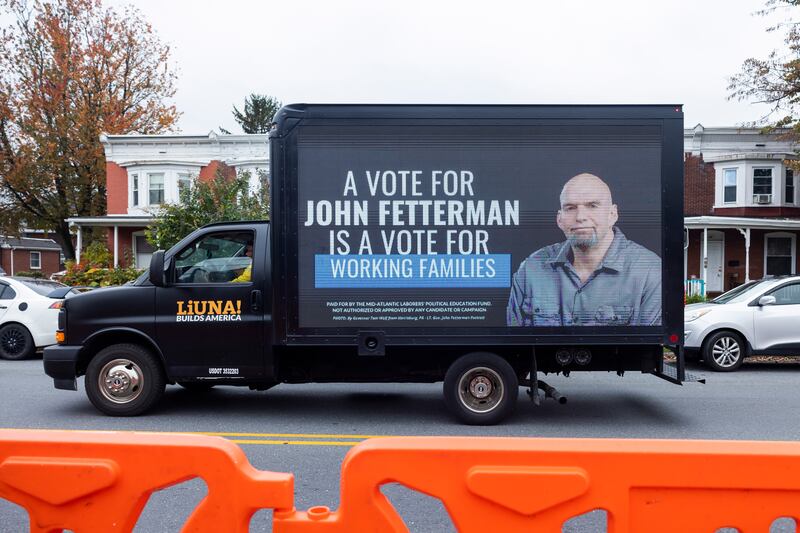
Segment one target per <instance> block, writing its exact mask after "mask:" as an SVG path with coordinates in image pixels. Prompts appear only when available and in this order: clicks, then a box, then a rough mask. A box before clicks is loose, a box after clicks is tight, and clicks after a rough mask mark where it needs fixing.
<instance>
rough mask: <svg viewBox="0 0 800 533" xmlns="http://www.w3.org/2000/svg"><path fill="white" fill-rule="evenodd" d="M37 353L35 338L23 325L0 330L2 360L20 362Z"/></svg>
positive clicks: (12, 325) (4, 327)
mask: <svg viewBox="0 0 800 533" xmlns="http://www.w3.org/2000/svg"><path fill="white" fill-rule="evenodd" d="M35 351H36V346H35V345H34V343H33V337H31V332H30V331H28V328H26V327H25V326H23V325H22V324H9V325H7V326H3V327H2V328H0V359H8V360H9V361H19V360H20V359H27V358H28V357H30V356H32V355H33V352H35Z"/></svg>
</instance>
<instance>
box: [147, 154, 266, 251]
mask: <svg viewBox="0 0 800 533" xmlns="http://www.w3.org/2000/svg"><path fill="white" fill-rule="evenodd" d="M258 181H259V183H260V185H259V186H258V187H257V189H256V190H255V191H254V190H253V189H252V188H251V174H250V172H248V171H244V172H240V173H238V174H236V173H235V171H234V169H232V168H231V167H222V168H220V169H218V170H217V173H216V174H215V175H214V178H213V179H211V180H210V181H199V180H196V181H195V182H194V184H193V185H192V186H191V187H189V188H188V189H184V190H183V191H182V193H181V201H180V203H177V204H166V205H164V206H162V207H160V208H159V211H158V212H157V213H156V216H155V218H154V219H153V221H152V222H151V223H150V227H149V228H147V230H145V233H146V235H147V240H148V241H150V243H151V244H152V245H153V246H155V247H156V248H159V249H163V250H166V249H167V248H170V247H171V246H173V245H174V244H176V243H177V242H178V241H180V240H181V239H183V238H184V237H185V236H187V235H188V234H189V233H191V232H192V231H194V230H196V229H197V228H199V227H201V226H204V225H206V224H211V223H212V222H223V221H226V220H266V219H268V218H269V195H268V190H267V186H266V182H265V181H264V180H263V179H259V180H258Z"/></svg>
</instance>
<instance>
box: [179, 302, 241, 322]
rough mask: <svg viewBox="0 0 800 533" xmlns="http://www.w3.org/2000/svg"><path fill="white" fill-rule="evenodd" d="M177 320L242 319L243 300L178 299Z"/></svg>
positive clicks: (214, 320) (221, 320)
mask: <svg viewBox="0 0 800 533" xmlns="http://www.w3.org/2000/svg"><path fill="white" fill-rule="evenodd" d="M176 303H177V304H178V311H177V312H176V313H175V319H176V322H234V321H237V320H242V301H241V300H178V301H177V302H176Z"/></svg>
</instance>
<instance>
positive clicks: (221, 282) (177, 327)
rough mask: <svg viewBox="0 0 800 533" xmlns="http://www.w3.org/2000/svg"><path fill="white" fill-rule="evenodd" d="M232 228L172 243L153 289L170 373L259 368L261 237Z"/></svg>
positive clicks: (256, 371)
mask: <svg viewBox="0 0 800 533" xmlns="http://www.w3.org/2000/svg"><path fill="white" fill-rule="evenodd" d="M237 228H238V229H228V228H224V229H217V230H216V231H209V232H206V233H204V234H201V235H199V236H198V238H197V239H195V240H194V241H193V242H192V243H191V244H189V245H187V246H185V247H184V248H183V249H181V250H178V251H177V253H175V254H173V255H172V256H171V258H170V265H169V266H168V271H167V279H168V285H167V286H166V287H158V288H157V289H156V292H155V294H156V335H157V337H158V344H159V346H160V347H161V350H162V352H163V354H164V357H165V359H166V362H167V366H168V368H169V370H170V374H171V375H172V376H173V377H174V378H175V379H180V378H182V377H183V378H186V377H215V378H228V379H239V378H251V379H252V378H258V377H261V376H262V375H263V371H264V365H263V360H262V354H263V343H264V331H263V316H264V315H263V314H264V306H263V292H262V290H263V284H264V269H263V268H261V267H260V265H263V263H264V258H265V255H264V254H265V250H264V248H265V243H262V242H259V241H258V240H257V239H256V231H255V229H254V228H247V229H244V228H240V227H237Z"/></svg>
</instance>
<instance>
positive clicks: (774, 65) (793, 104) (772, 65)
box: [728, 0, 800, 137]
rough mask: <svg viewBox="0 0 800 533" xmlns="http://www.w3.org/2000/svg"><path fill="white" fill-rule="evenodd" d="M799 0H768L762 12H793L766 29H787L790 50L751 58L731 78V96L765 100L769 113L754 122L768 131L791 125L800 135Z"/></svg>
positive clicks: (786, 38)
mask: <svg viewBox="0 0 800 533" xmlns="http://www.w3.org/2000/svg"><path fill="white" fill-rule="evenodd" d="M798 6H800V0H768V1H767V3H766V7H765V9H764V10H762V11H759V13H758V14H760V15H770V14H773V13H774V12H775V11H777V10H779V9H781V8H784V9H786V10H787V11H788V12H790V13H791V15H790V16H789V18H788V19H787V20H785V21H784V22H782V23H779V24H777V25H775V26H772V27H769V28H767V31H769V32H773V31H784V32H785V36H784V43H785V44H786V46H787V50H785V51H780V52H779V51H778V50H773V51H772V52H771V53H770V54H769V55H768V56H767V58H766V59H757V58H752V57H751V58H749V59H747V60H745V62H744V63H743V64H742V68H741V71H740V72H739V73H738V74H736V75H735V76H733V77H731V78H730V80H729V85H728V90H729V91H730V93H729V98H730V99H735V100H740V101H742V100H750V101H752V102H754V103H759V104H766V105H767V106H769V107H768V109H769V111H768V112H767V114H766V115H765V116H763V117H761V118H760V119H759V120H757V121H755V122H754V124H756V125H759V126H764V128H765V130H766V131H774V130H778V129H788V130H789V131H790V132H791V133H792V134H793V135H794V136H795V137H798V136H800V107H798V106H800V25H799V24H800V22H798V21H796V20H795V18H794V16H795V15H796V13H797V11H796V10H797V7H798Z"/></svg>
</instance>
